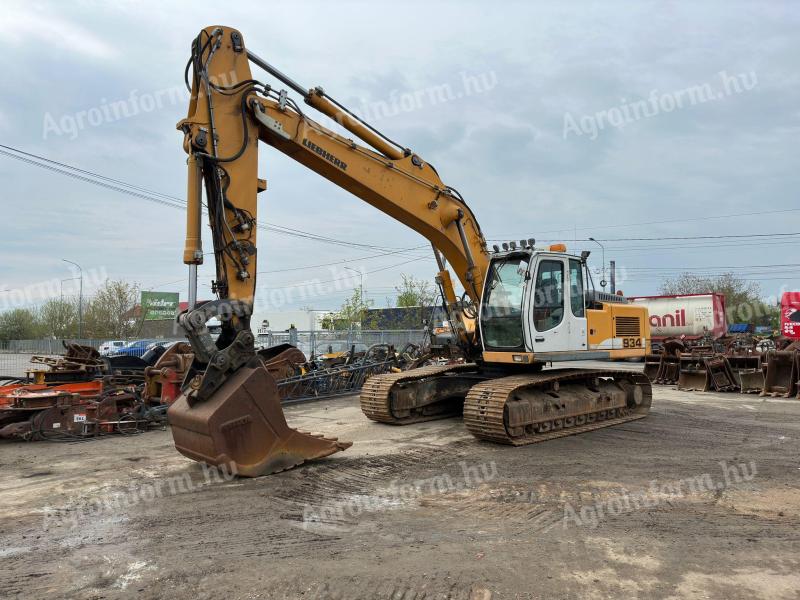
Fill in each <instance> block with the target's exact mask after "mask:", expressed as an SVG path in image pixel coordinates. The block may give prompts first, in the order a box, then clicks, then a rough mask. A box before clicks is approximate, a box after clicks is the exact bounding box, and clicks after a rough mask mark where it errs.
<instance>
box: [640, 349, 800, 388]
mask: <svg viewBox="0 0 800 600" xmlns="http://www.w3.org/2000/svg"><path fill="white" fill-rule="evenodd" d="M767 345H771V346H774V347H773V348H769V349H767V348H766V346H767ZM644 372H645V374H646V375H647V376H648V377H649V378H650V380H651V381H652V382H653V383H657V384H662V385H677V387H678V389H679V390H684V391H701V392H709V391H713V392H741V393H743V394H759V395H761V396H771V397H779V398H797V399H800V385H799V384H798V380H800V341H794V342H792V341H791V340H785V339H779V340H777V341H776V342H775V343H770V344H766V343H765V342H764V341H763V340H759V339H758V338H755V337H752V336H734V337H732V338H728V339H724V340H718V341H716V342H714V343H710V344H706V345H696V346H691V347H688V346H686V345H685V344H684V343H683V342H682V341H681V340H677V339H671V340H666V341H665V342H664V347H663V350H662V352H661V353H659V354H651V355H648V356H647V357H646V358H645V366H644Z"/></svg>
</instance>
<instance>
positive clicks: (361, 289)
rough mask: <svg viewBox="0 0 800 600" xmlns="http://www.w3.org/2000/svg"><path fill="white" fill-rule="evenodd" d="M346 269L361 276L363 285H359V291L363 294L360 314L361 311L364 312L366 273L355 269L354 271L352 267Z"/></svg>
mask: <svg viewBox="0 0 800 600" xmlns="http://www.w3.org/2000/svg"><path fill="white" fill-rule="evenodd" d="M345 269H347V270H348V271H352V272H353V273H358V276H359V278H360V280H361V283H359V290H360V292H361V306H360V307H359V308H360V311H359V312H361V311H363V310H364V272H363V271H356V270H355V269H353V268H351V267H345Z"/></svg>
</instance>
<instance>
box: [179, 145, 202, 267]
mask: <svg viewBox="0 0 800 600" xmlns="http://www.w3.org/2000/svg"><path fill="white" fill-rule="evenodd" d="M187 165H188V166H189V169H188V171H189V179H188V186H187V197H186V244H185V245H184V247H183V262H184V264H187V265H202V264H203V239H202V237H201V234H200V224H201V222H202V216H203V215H202V201H201V198H202V192H203V189H202V176H203V174H202V171H201V170H200V165H199V163H198V162H197V159H196V158H195V156H194V154H190V155H189V160H188V161H187Z"/></svg>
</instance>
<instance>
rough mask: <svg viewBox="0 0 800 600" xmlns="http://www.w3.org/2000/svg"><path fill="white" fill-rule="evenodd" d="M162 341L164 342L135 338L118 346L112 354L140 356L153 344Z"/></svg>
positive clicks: (155, 344)
mask: <svg viewBox="0 0 800 600" xmlns="http://www.w3.org/2000/svg"><path fill="white" fill-rule="evenodd" d="M162 343H164V342H159V341H158V340H137V341H135V342H131V343H130V344H128V345H126V346H124V347H122V348H120V349H119V350H117V351H116V352H114V354H113V355H112V356H138V357H140V358H141V356H142V355H143V354H144V353H145V352H147V351H148V350H150V349H151V348H152V347H153V346H157V345H159V344H162Z"/></svg>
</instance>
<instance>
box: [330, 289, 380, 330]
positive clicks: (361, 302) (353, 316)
mask: <svg viewBox="0 0 800 600" xmlns="http://www.w3.org/2000/svg"><path fill="white" fill-rule="evenodd" d="M372 304H373V302H372V300H366V299H364V298H363V293H362V290H361V286H358V287H356V288H355V289H354V290H353V294H352V295H351V296H350V297H349V298H348V299H347V300H345V301H344V303H342V306H341V308H340V309H339V310H338V311H336V312H335V313H334V314H333V315H332V319H331V321H332V323H333V324H335V326H336V328H337V329H338V328H339V324H340V323H341V324H343V325H344V326H345V327H347V328H350V329H352V328H353V327H354V326H355V325H356V324H359V325H361V324H362V322H363V320H364V317H365V316H366V313H367V310H368V309H369V308H370V307H371V306H372ZM324 323H325V320H323V326H324Z"/></svg>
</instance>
